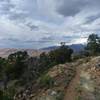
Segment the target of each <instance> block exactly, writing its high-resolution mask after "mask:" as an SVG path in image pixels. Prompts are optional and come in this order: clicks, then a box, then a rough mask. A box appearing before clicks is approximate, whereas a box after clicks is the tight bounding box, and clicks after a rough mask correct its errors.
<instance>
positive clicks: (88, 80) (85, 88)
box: [0, 34, 100, 100]
mask: <svg viewBox="0 0 100 100" xmlns="http://www.w3.org/2000/svg"><path fill="white" fill-rule="evenodd" d="M99 86H100V37H99V36H98V35H96V34H92V35H90V36H89V38H88V41H87V46H86V48H85V49H84V51H81V52H80V53H79V54H75V53H74V50H73V49H71V48H70V47H68V46H65V45H61V46H60V47H59V48H57V49H54V50H51V51H49V52H41V53H40V54H39V55H38V56H30V55H29V54H28V52H27V51H17V52H14V53H11V54H10V55H8V57H6V58H2V57H0V100H100V87H99Z"/></svg>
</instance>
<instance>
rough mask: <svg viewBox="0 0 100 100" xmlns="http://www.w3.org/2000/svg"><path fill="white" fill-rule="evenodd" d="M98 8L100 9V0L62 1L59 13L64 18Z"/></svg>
mask: <svg viewBox="0 0 100 100" xmlns="http://www.w3.org/2000/svg"><path fill="white" fill-rule="evenodd" d="M96 8H100V0H62V2H61V4H59V6H58V9H57V11H58V13H60V14H61V15H63V16H75V15H76V14H78V13H80V12H81V11H82V10H84V9H87V10H88V9H90V11H91V10H93V9H96Z"/></svg>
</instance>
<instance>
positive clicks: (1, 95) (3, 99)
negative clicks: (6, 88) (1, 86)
mask: <svg viewBox="0 0 100 100" xmlns="http://www.w3.org/2000/svg"><path fill="white" fill-rule="evenodd" d="M0 100H13V97H10V96H9V95H7V94H5V92H3V91H1V90H0Z"/></svg>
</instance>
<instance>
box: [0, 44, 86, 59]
mask: <svg viewBox="0 0 100 100" xmlns="http://www.w3.org/2000/svg"><path fill="white" fill-rule="evenodd" d="M69 47H70V48H71V49H73V50H74V53H79V52H80V51H82V50H84V47H85V45H82V44H72V45H69ZM57 48H59V46H51V47H47V48H42V49H39V50H35V49H15V48H4V49H0V57H4V58H5V57H7V56H8V55H10V54H11V53H15V52H17V51H27V52H28V54H29V56H39V55H40V54H41V53H42V52H49V51H51V50H54V49H57Z"/></svg>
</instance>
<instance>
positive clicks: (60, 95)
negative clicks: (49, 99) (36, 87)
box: [56, 91, 65, 100]
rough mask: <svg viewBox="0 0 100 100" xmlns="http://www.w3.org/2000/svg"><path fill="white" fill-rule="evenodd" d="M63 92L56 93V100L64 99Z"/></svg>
mask: <svg viewBox="0 0 100 100" xmlns="http://www.w3.org/2000/svg"><path fill="white" fill-rule="evenodd" d="M64 95H65V94H64V92H63V91H58V93H57V96H56V100H63V99H64Z"/></svg>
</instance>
